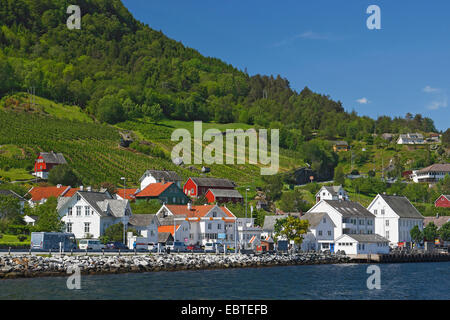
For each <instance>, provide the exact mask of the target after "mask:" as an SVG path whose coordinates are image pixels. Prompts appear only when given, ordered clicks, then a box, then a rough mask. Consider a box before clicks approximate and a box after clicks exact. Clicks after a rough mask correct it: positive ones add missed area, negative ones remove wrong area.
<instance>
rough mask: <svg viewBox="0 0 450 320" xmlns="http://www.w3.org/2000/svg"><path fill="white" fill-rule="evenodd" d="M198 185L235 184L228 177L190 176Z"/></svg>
mask: <svg viewBox="0 0 450 320" xmlns="http://www.w3.org/2000/svg"><path fill="white" fill-rule="evenodd" d="M190 179H191V180H192V181H194V183H195V184H196V185H197V186H199V187H216V188H234V187H235V186H236V184H235V183H234V182H232V181H230V180H228V179H219V178H197V177H194V178H192V177H191V178H190Z"/></svg>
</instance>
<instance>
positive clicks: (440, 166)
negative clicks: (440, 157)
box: [417, 163, 450, 173]
mask: <svg viewBox="0 0 450 320" xmlns="http://www.w3.org/2000/svg"><path fill="white" fill-rule="evenodd" d="M425 172H450V163H435V164H432V165H431V166H428V167H426V168H423V169H420V170H417V173H425Z"/></svg>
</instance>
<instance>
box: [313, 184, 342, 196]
mask: <svg viewBox="0 0 450 320" xmlns="http://www.w3.org/2000/svg"><path fill="white" fill-rule="evenodd" d="M322 188H325V190H327V191H328V192H329V193H330V194H332V195H333V196H337V195H338V192H339V190H340V189H341V188H342V186H323V187H322ZM322 188H320V189H322ZM344 191H345V190H344ZM319 192H320V190H319V191H318V192H317V193H316V195H317V194H318V193H319Z"/></svg>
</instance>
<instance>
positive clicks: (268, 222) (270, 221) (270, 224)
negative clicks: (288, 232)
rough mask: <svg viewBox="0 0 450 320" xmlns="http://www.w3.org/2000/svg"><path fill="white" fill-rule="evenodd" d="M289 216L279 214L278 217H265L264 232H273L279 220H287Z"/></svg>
mask: <svg viewBox="0 0 450 320" xmlns="http://www.w3.org/2000/svg"><path fill="white" fill-rule="evenodd" d="M287 217H288V215H287V214H279V215H276V216H265V217H264V225H263V230H264V231H267V232H273V230H274V227H275V223H277V220H279V219H284V218H287Z"/></svg>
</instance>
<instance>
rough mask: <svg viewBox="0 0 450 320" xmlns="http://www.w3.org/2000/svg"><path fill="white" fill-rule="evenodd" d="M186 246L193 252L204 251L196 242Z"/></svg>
mask: <svg viewBox="0 0 450 320" xmlns="http://www.w3.org/2000/svg"><path fill="white" fill-rule="evenodd" d="M186 248H187V250H188V251H191V252H195V251H202V248H201V247H200V246H198V245H196V244H191V245H188V246H187V247H186Z"/></svg>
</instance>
